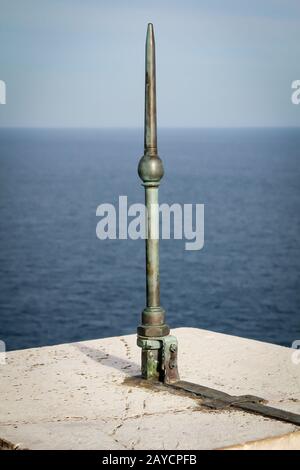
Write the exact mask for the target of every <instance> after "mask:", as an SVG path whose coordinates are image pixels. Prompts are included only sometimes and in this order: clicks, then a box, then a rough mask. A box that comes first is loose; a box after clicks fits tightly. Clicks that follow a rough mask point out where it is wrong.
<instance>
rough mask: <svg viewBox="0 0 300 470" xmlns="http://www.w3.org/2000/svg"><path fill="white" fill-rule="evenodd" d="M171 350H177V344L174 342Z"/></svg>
mask: <svg viewBox="0 0 300 470" xmlns="http://www.w3.org/2000/svg"><path fill="white" fill-rule="evenodd" d="M170 351H171V352H172V353H174V352H176V351H177V344H175V343H172V344H171V345H170Z"/></svg>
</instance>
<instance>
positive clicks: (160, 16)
mask: <svg viewBox="0 0 300 470" xmlns="http://www.w3.org/2000/svg"><path fill="white" fill-rule="evenodd" d="M148 22H152V23H153V24H154V29H155V37H156V54H157V99H158V103H157V109H158V124H159V126H161V127H249V126H251V127H252V126H254V127H264V126H299V125H300V105H294V104H292V102H291V95H292V89H291V84H292V82H293V81H294V80H300V1H299V0H251V1H249V0H181V1H178V0H148V1H145V0H130V1H125V0H123V1H121V0H111V1H108V0H106V1H104V0H0V80H3V81H4V82H5V84H6V104H0V127H19V126H21V127H141V126H142V125H143V112H144V46H145V35H146V28H147V23H148Z"/></svg>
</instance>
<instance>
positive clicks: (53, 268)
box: [0, 129, 300, 350]
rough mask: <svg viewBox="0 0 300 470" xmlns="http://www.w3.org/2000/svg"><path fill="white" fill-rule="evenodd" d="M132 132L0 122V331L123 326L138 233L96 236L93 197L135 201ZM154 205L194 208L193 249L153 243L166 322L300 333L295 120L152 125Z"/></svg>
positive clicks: (87, 334) (24, 335)
mask: <svg viewBox="0 0 300 470" xmlns="http://www.w3.org/2000/svg"><path fill="white" fill-rule="evenodd" d="M142 150H143V135H142V130H120V129H114V130H92V129H90V130H88V129H86V130H76V129H73V130H54V129H52V130H51V129H49V130H41V129H40V130H38V129H36V130H33V129H32V130H26V129H23V130H22V129H14V130H12V129H11V130H9V129H2V130H0V286H1V291H0V319H1V320H0V339H1V340H3V341H5V342H6V345H7V349H9V350H11V349H17V348H28V347H33V346H41V345H49V344H55V343H61V342H70V341H77V340H84V339H90V338H100V337H104V336H112V335H121V334H127V333H133V332H135V329H136V326H137V324H138V322H139V318H140V313H141V310H142V309H143V307H144V304H145V275H144V261H145V257H144V242H143V241H142V240H138V241H132V240H105V241H100V240H98V239H97V238H96V232H95V229H96V224H97V221H98V219H97V217H96V208H97V206H98V205H99V204H101V203H103V202H109V203H115V204H117V202H118V197H119V195H127V196H128V203H129V204H131V203H134V202H143V197H144V196H143V188H142V186H141V184H140V181H139V178H138V176H137V172H136V168H137V164H138V160H139V158H140V156H141V154H142ZM159 150H160V155H161V157H162V159H163V161H164V166H165V177H164V179H163V180H162V184H161V189H160V202H167V203H174V202H176V203H202V204H204V205H205V246H204V248H203V250H201V251H186V250H185V249H184V241H181V240H163V241H162V242H161V300H162V305H163V306H164V308H165V309H166V313H167V320H168V323H169V324H170V325H171V326H172V327H177V326H192V327H199V328H206V329H211V330H215V331H219V332H224V333H229V334H233V335H240V336H244V337H248V338H255V339H259V340H264V341H268V342H274V343H278V344H282V345H288V346H290V345H291V343H292V341H293V340H295V339H300V312H299V307H300V284H299V271H300V239H299V235H300V210H299V204H300V131H299V129H211V130H209V129H200V130H199V129H198V130H197V129H176V130H175V129H174V130H167V129H165V130H161V131H160V133H159Z"/></svg>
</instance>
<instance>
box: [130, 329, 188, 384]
mask: <svg viewBox="0 0 300 470" xmlns="http://www.w3.org/2000/svg"><path fill="white" fill-rule="evenodd" d="M137 345H138V346H139V347H140V348H142V376H143V377H144V378H145V379H147V380H149V379H155V380H160V381H161V382H164V383H165V384H171V383H175V382H177V381H178V380H179V373H178V364H177V355H178V342H177V338H175V336H171V335H168V336H162V337H156V338H146V337H144V338H143V337H141V336H138V338H137Z"/></svg>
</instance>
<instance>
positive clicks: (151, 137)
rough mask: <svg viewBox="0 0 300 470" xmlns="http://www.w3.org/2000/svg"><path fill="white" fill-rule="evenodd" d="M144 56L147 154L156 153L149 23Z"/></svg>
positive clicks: (151, 28) (152, 51) (154, 102)
mask: <svg viewBox="0 0 300 470" xmlns="http://www.w3.org/2000/svg"><path fill="white" fill-rule="evenodd" d="M145 57H146V60H145V136H144V147H145V153H147V154H148V155H157V131H156V128H157V124H156V67H155V40H154V30H153V25H152V24H151V23H149V24H148V29H147V38H146V51H145Z"/></svg>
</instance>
